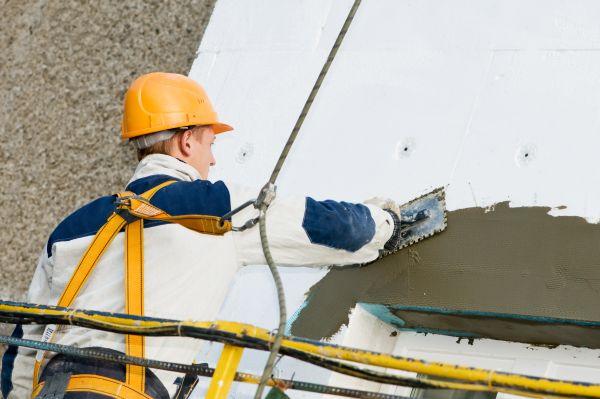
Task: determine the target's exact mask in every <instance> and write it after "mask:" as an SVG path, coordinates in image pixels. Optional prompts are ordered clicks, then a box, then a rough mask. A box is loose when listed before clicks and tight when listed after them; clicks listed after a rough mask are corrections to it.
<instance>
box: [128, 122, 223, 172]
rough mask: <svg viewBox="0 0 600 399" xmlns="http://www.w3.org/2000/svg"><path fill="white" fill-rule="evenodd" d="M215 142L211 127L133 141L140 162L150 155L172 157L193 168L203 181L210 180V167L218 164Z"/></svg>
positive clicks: (197, 127) (205, 126) (195, 128)
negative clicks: (214, 153)
mask: <svg viewBox="0 0 600 399" xmlns="http://www.w3.org/2000/svg"><path fill="white" fill-rule="evenodd" d="M153 139H154V140H159V141H155V142H153V141H152V140H153ZM214 141H215V133H214V131H213V127H212V126H211V125H203V126H193V127H190V128H183V129H173V130H167V131H162V132H157V133H155V134H150V135H144V136H141V137H140V138H138V139H133V140H132V142H133V145H134V146H135V147H136V148H137V156H138V159H139V160H142V159H143V158H144V157H145V156H147V155H150V154H166V155H170V156H172V157H175V158H177V159H180V160H182V161H184V162H185V163H187V164H189V165H191V166H193V167H194V168H195V169H196V170H197V171H198V173H200V176H201V177H202V178H203V179H207V178H208V172H209V170H210V167H211V166H213V165H214V164H215V163H216V161H215V157H214V155H213V153H212V145H213V143H214Z"/></svg>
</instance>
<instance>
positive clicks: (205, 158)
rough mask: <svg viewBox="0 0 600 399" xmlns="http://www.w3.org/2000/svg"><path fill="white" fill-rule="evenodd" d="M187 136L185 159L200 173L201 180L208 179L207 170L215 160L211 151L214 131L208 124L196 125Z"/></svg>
mask: <svg viewBox="0 0 600 399" xmlns="http://www.w3.org/2000/svg"><path fill="white" fill-rule="evenodd" d="M191 133H192V134H191V136H190V138H189V140H190V141H189V145H190V147H189V149H190V151H189V156H188V157H187V159H186V160H185V161H186V162H187V163H189V164H190V165H192V166H193V167H194V168H196V170H197V171H198V172H199V173H200V176H201V177H202V179H203V180H206V179H208V172H209V170H210V167H211V166H214V165H215V163H216V161H215V157H214V155H213V153H212V145H213V143H214V142H215V133H214V132H213V129H212V127H210V126H198V127H195V128H193V129H192V132H191Z"/></svg>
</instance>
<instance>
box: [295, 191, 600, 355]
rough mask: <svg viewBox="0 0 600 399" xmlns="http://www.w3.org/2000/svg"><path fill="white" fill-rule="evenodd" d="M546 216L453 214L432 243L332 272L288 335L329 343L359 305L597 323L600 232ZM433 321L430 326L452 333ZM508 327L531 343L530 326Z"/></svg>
mask: <svg viewBox="0 0 600 399" xmlns="http://www.w3.org/2000/svg"><path fill="white" fill-rule="evenodd" d="M549 210H550V208H547V207H519V208H510V207H509V206H508V203H506V202H504V203H500V204H497V205H496V206H495V210H493V211H489V212H488V211H487V210H485V209H482V208H467V209H460V210H457V211H453V212H450V213H449V214H448V227H447V228H446V230H445V231H444V232H442V233H439V234H437V235H436V236H434V237H431V238H429V239H427V240H424V241H422V242H420V243H417V244H415V245H413V246H411V247H409V248H407V249H405V250H402V251H400V252H398V253H396V254H394V255H391V256H388V257H385V258H383V259H381V260H379V261H377V262H375V263H373V264H371V265H368V266H366V267H362V268H355V269H347V270H345V269H341V270H336V269H332V270H331V271H330V272H329V273H328V274H327V275H326V276H325V277H324V278H323V279H322V280H321V281H319V282H318V283H317V284H315V285H314V286H313V287H312V288H311V289H310V292H309V295H308V299H307V301H308V304H307V306H306V307H304V308H303V309H302V311H301V312H300V314H299V316H298V318H297V319H296V321H295V322H294V324H293V325H292V333H293V334H294V335H300V336H304V337H308V338H322V337H327V336H331V335H332V334H334V333H335V332H336V331H337V330H338V329H339V327H340V326H341V325H342V324H344V323H347V322H348V313H349V311H350V309H351V308H353V307H354V306H355V305H356V303H357V302H367V303H375V304H385V305H400V306H414V307H432V308H438V309H440V308H441V309H451V310H468V311H481V312H493V313H504V314H514V315H530V316H541V317H552V318H559V319H575V320H584V321H594V322H598V321H600V308H598V307H597V306H593V304H596V303H598V302H600V245H598V242H600V225H599V224H592V223H588V222H587V221H586V220H585V219H583V218H580V217H572V216H561V217H553V216H550V215H548V211H549ZM428 317H429V319H428V323H429V324H428V325H427V327H435V328H436V329H438V330H452V329H453V326H452V325H450V324H449V323H448V322H447V320H448V319H444V317H442V316H436V315H431V316H428ZM432 320H433V321H432ZM445 320H446V321H445ZM434 322H435V323H434ZM511 328H522V330H521V331H520V332H519V331H515V332H514V334H519V333H520V334H521V335H522V336H523V337H524V338H523V339H524V340H526V339H527V338H526V336H527V334H528V333H527V331H526V329H525V327H516V326H513V327H511ZM513 339H514V335H513ZM514 340H518V339H514ZM571 344H576V343H572V342H571ZM582 344H583V342H582ZM594 345H596V346H598V345H600V344H598V343H595V344H594Z"/></svg>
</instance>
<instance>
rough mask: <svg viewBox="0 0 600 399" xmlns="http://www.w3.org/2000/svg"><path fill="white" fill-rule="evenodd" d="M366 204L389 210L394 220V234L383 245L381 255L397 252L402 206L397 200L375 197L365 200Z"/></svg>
mask: <svg viewBox="0 0 600 399" xmlns="http://www.w3.org/2000/svg"><path fill="white" fill-rule="evenodd" d="M364 204H366V205H374V206H376V207H378V208H381V209H383V210H384V211H386V212H388V213H389V214H390V216H391V217H392V220H393V221H394V231H393V233H392V236H391V237H390V238H389V239H388V240H387V242H386V243H385V245H384V246H383V250H382V251H381V255H380V257H383V256H386V255H389V254H391V253H394V252H396V250H397V249H398V243H399V242H400V238H401V237H400V206H399V205H398V203H396V201H394V200H391V199H389V198H381V197H373V198H370V199H368V200H366V201H365V202H364Z"/></svg>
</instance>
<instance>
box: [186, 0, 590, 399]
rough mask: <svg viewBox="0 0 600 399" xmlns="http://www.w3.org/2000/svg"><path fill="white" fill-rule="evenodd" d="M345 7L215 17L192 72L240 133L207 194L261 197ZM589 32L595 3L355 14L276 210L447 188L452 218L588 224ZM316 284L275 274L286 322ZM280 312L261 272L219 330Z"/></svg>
mask: <svg viewBox="0 0 600 399" xmlns="http://www.w3.org/2000/svg"><path fill="white" fill-rule="evenodd" d="M351 3H352V2H351V1H349V0H284V1H281V0H263V1H239V0H219V1H218V2H217V5H216V7H215V10H214V13H213V16H212V18H211V21H210V24H209V26H208V28H207V30H206V33H205V35H204V38H203V40H202V43H201V45H200V48H199V51H198V56H197V58H196V60H195V62H194V64H193V66H192V69H191V71H190V76H191V77H192V78H194V79H196V80H197V81H199V82H200V83H202V84H203V85H204V86H205V87H206V89H207V91H208V93H209V95H210V96H211V98H212V99H213V103H214V105H215V106H216V108H217V110H218V112H219V114H220V116H221V118H222V119H223V120H224V121H226V122H228V123H231V124H232V125H233V126H234V127H235V129H236V130H235V131H234V132H232V133H228V134H224V135H221V136H219V137H218V141H217V145H216V150H215V153H216V157H217V166H216V167H215V169H214V172H213V175H212V176H211V178H212V179H215V180H216V179H224V180H225V181H234V182H237V183H243V184H246V185H249V186H253V187H255V188H256V189H257V191H258V189H259V188H260V187H261V186H262V184H264V182H265V181H266V180H267V178H268V176H269V174H270V172H271V169H272V168H273V166H274V164H275V161H276V159H277V157H278V156H279V152H280V150H281V149H282V147H283V144H284V143H285V141H286V140H287V137H288V135H289V133H290V131H291V129H292V127H293V125H294V123H295V121H296V118H297V116H298V115H299V113H300V110H301V109H302V106H303V104H304V101H305V99H306V98H307V96H308V94H309V92H310V89H311V87H312V85H313V83H314V81H315V79H316V77H317V75H318V73H319V71H320V69H321V66H322V64H323V63H324V61H325V58H326V56H327V54H328V52H329V49H330V48H331V46H332V44H333V42H334V40H335V37H336V36H337V33H338V31H339V29H340V27H341V25H342V23H343V21H344V19H345V17H346V14H347V12H348V10H349V9H350V7H351ZM598 21H600V2H598V1H595V0H478V1H467V0H452V1H447V0H419V1H417V0H363V2H362V4H361V6H360V8H359V10H358V12H357V15H356V18H355V20H354V22H353V25H352V26H351V28H350V30H349V32H348V34H347V36H346V39H345V41H344V43H343V45H342V47H341V49H340V51H339V52H338V55H337V58H336V59H335V61H334V63H333V65H332V67H331V69H330V71H329V75H328V76H327V78H326V79H325V82H324V84H323V86H322V88H321V91H320V93H319V95H318V96H317V98H316V100H315V102H314V104H313V107H312V109H311V112H310V113H309V115H308V117H307V119H306V122H305V124H304V126H303V128H302V130H301V132H300V135H299V137H298V140H297V142H296V144H295V146H294V148H293V150H292V152H291V153H290V156H289V158H288V161H287V162H286V164H285V166H284V169H283V171H282V173H281V176H280V179H279V182H278V192H279V194H280V195H286V194H297V195H310V196H313V197H315V198H317V199H326V198H332V199H343V200H349V201H362V200H364V199H366V198H369V197H372V196H375V195H379V196H387V197H391V198H394V199H396V200H397V201H399V202H404V201H407V200H409V199H411V198H413V197H415V196H418V195H420V194H422V193H424V192H426V191H428V190H430V189H432V188H434V187H438V186H446V188H447V200H448V207H449V209H451V210H452V209H460V208H465V207H471V206H488V205H492V204H494V203H496V202H499V201H505V200H510V201H511V205H512V206H531V205H543V206H551V207H557V206H560V205H564V206H566V208H565V209H561V210H558V209H554V210H553V211H552V214H554V215H579V216H583V217H586V218H587V219H588V220H590V221H593V222H597V221H598V220H600V173H599V172H598V167H597V165H596V163H597V160H598V158H599V157H598V149H599V147H600V135H599V129H600V24H599V23H598ZM324 273H325V271H323V270H307V269H298V270H287V271H284V279H285V284H286V290H287V297H288V302H289V303H288V312H289V313H290V314H291V313H293V312H294V311H295V310H297V307H298V306H299V305H300V304H301V303H302V301H303V294H304V293H305V292H306V291H307V290H308V288H309V287H310V286H311V285H312V284H313V283H314V282H315V281H317V280H318V279H319V278H320V277H321V276H322V275H324ZM276 312H277V310H276V302H275V293H274V289H273V287H272V283H271V281H270V276H269V274H268V271H267V270H266V268H264V267H260V266H257V267H251V268H248V269H247V270H245V271H242V272H241V273H240V274H239V275H238V277H237V280H236V283H235V285H234V287H232V292H231V294H230V296H229V298H228V301H227V303H226V304H225V305H224V309H223V315H226V316H227V318H229V319H237V320H242V321H246V322H252V323H255V324H258V325H261V326H265V327H268V328H273V327H275V326H276V314H277V313H276ZM352 328H365V327H364V326H353V325H351V326H350V329H352ZM364 344H365V345H366V346H368V343H366V342H365V343H364ZM259 360H260V358H259V357H256V356H254V355H250V356H247V357H246V358H245V359H244V363H243V366H244V367H246V370H248V369H252V368H254V369H255V370H254V371H257V370H258V369H260V367H261V364H260V361H259ZM280 366H281V367H280V370H281V373H282V374H283V376H287V377H289V376H290V375H291V373H292V372H294V371H295V372H296V378H297V379H298V378H300V377H299V375H300V376H302V374H303V371H301V370H300V371H299V369H298V368H297V367H296V365H294V366H289V367H288V366H286V363H283V364H281V365H280ZM306 373H307V375H309V376H313V375H319V376H321V377H320V378H321V380H322V381H326V379H327V377H326V375H327V373H323V372H320V373H314V372H309V371H306ZM237 389H241V390H240V391H239V395H241V396H240V397H242V396H244V395H245V394H244V392H247V390H246V391H244V388H237ZM295 397H296V396H295ZM297 397H301V396H297Z"/></svg>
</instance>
